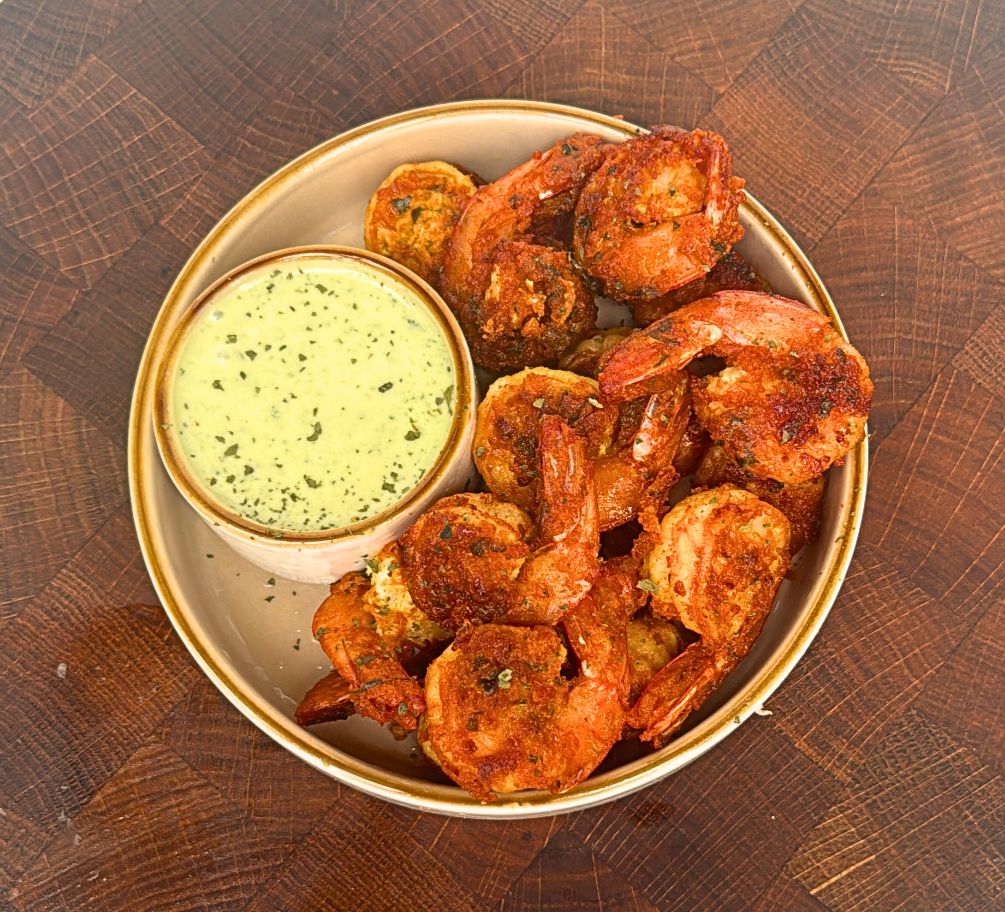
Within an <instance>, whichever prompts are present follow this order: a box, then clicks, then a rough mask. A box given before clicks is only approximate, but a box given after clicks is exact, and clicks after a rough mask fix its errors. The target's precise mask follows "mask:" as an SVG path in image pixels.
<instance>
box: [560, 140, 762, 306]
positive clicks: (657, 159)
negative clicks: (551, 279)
mask: <svg viewBox="0 0 1005 912" xmlns="http://www.w3.org/2000/svg"><path fill="white" fill-rule="evenodd" d="M732 168H733V166H732V159H731V158H730V155H729V149H728V148H727V147H726V143H725V141H724V140H723V138H722V137H721V136H719V135H717V134H715V133H709V132H706V131H704V130H695V131H694V132H693V133H688V132H686V131H684V130H679V129H677V128H676V127H665V126H664V127H654V128H653V131H652V133H649V134H646V135H645V136H636V137H634V138H632V139H629V140H627V141H626V142H625V143H623V144H622V145H621V146H619V147H618V148H617V150H616V151H615V152H614V153H612V154H611V155H610V156H609V157H608V159H607V160H606V161H605V162H604V165H603V167H601V168H599V169H597V170H596V171H595V172H594V173H593V175H592V176H591V177H590V179H589V180H588V181H587V182H586V185H585V186H584V187H583V192H582V193H581V194H580V196H579V202H578V203H577V204H576V216H575V221H574V223H573V235H572V253H573V256H574V257H575V258H576V261H577V262H578V263H579V265H580V266H581V267H582V269H583V271H584V272H585V273H586V274H587V275H588V276H590V277H591V278H592V279H593V280H594V281H595V282H596V283H597V284H598V285H599V286H600V289H601V291H602V293H603V294H605V295H606V296H607V297H609V298H614V299H616V300H619V301H626V300H628V301H630V300H646V299H651V298H657V297H659V296H661V295H664V294H666V293H667V292H668V291H672V290H673V289H675V288H679V287H680V286H682V285H685V284H687V283H688V282H691V281H694V280H695V279H699V278H702V277H703V276H704V275H705V274H706V273H708V272H709V271H710V270H711V269H712V267H713V266H714V265H715V263H716V261H718V260H719V258H720V257H722V256H723V255H724V254H725V253H726V252H727V251H728V250H729V248H730V247H731V246H732V245H733V244H735V243H736V242H737V241H738V240H740V238H741V237H743V227H742V226H741V225H740V221H739V217H738V214H737V212H738V207H739V205H740V202H741V201H742V200H743V193H742V192H741V188H742V187H743V181H742V180H740V179H739V178H736V177H733V170H732Z"/></svg>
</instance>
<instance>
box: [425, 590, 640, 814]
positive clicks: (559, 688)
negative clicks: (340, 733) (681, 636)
mask: <svg viewBox="0 0 1005 912" xmlns="http://www.w3.org/2000/svg"><path fill="white" fill-rule="evenodd" d="M601 579H604V576H603V574H602V576H601ZM598 586H599V588H598V589H597V592H596V594H594V593H591V595H590V596H589V597H588V598H586V599H584V600H583V601H582V602H581V603H580V605H579V606H578V607H577V608H575V609H573V610H572V611H571V612H570V613H569V615H567V616H566V618H565V619H564V620H563V622H562V628H563V631H564V633H565V641H567V642H568V643H569V644H570V646H571V647H572V650H573V652H574V654H575V656H576V658H577V659H578V662H579V672H578V674H577V675H576V677H575V678H573V679H571V680H570V679H569V678H568V677H566V676H565V675H564V673H563V670H564V666H565V663H566V657H567V651H566V646H565V641H563V638H562V637H561V636H560V635H559V634H558V632H557V631H556V630H555V629H554V628H551V627H512V626H505V625H499V624H484V625H482V626H479V627H473V628H470V629H469V630H466V631H464V632H463V633H461V634H460V635H459V636H458V637H457V639H456V640H454V642H453V643H452V644H451V645H450V647H449V648H448V649H447V650H446V652H444V653H443V655H441V656H440V657H439V658H438V659H436V660H435V661H434V662H433V663H432V665H431V666H430V668H429V672H428V674H427V675H426V697H427V704H428V707H429V711H428V713H427V715H426V717H425V719H424V721H423V725H422V728H421V729H420V732H419V740H420V743H421V744H422V747H423V749H424V750H425V751H426V753H427V754H428V755H429V756H430V757H431V758H432V759H433V760H434V761H435V762H436V763H437V764H438V765H439V766H440V767H441V768H442V769H443V771H444V772H445V773H446V774H447V775H448V776H450V777H451V778H452V779H453V780H454V781H455V782H457V783H458V784H460V785H461V786H463V787H464V788H466V789H467V790H468V791H469V792H471V794H473V795H474V796H475V797H476V798H479V799H481V800H482V801H491V800H493V799H494V798H495V796H496V795H497V794H500V793H507V792H514V791H519V790H520V789H527V788H541V789H549V790H550V791H553V792H562V791H565V790H567V789H569V788H572V786H574V785H576V784H577V783H578V782H581V781H582V780H583V779H585V778H586V777H587V776H588V775H589V774H590V773H591V772H592V771H593V770H594V769H596V767H597V765H598V764H599V763H600V762H601V760H603V758H604V757H605V756H606V755H607V752H608V751H609V750H610V749H611V747H612V746H613V745H614V743H615V742H616V741H617V740H618V738H619V737H620V735H621V731H622V728H623V725H624V718H625V705H626V697H627V687H628V666H627V647H626V643H625V629H626V622H627V610H626V607H625V605H624V603H623V602H620V601H618V600H617V599H614V598H611V597H610V596H611V594H612V593H620V592H621V584H620V583H618V582H613V581H611V582H600V581H598Z"/></svg>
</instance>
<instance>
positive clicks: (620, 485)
mask: <svg viewBox="0 0 1005 912" xmlns="http://www.w3.org/2000/svg"><path fill="white" fill-rule="evenodd" d="M599 396H600V390H599V387H598V386H597V383H596V381H595V380H593V379H592V378H590V377H584V376H580V375H578V374H574V373H571V372H570V371H561V370H552V369H550V368H545V367H537V368H531V369H529V370H525V371H521V372H520V373H518V374H512V375H510V376H506V377H500V378H499V379H498V380H496V381H495V382H494V383H493V384H492V386H491V387H489V389H488V391H487V392H486V394H485V397H484V399H483V400H482V402H481V404H480V405H479V406H478V417H477V422H476V424H475V436H474V441H473V446H474V455H475V465H476V466H477V467H478V470H479V472H481V474H482V477H483V478H484V479H485V483H486V485H487V486H488V488H489V490H490V491H492V493H494V494H496V495H497V496H499V497H501V498H504V499H506V500H508V501H511V502H512V503H515V504H519V505H520V506H521V507H524V508H525V509H530V508H531V507H532V506H533V504H534V503H535V499H536V491H537V488H536V484H535V481H536V476H537V463H538V452H537V445H538V439H539V434H540V429H541V427H542V422H543V421H544V419H545V418H546V417H547V416H549V415H559V416H561V417H562V418H563V419H564V420H565V421H567V422H568V423H569V425H570V426H571V427H572V428H573V429H574V430H575V431H576V433H577V434H579V436H580V437H582V438H583V441H584V443H585V445H586V450H585V453H586V456H587V457H588V458H589V460H590V462H591V464H592V472H593V476H594V485H595V488H596V493H597V511H598V521H599V523H600V529H601V531H607V530H608V529H613V528H614V527H616V526H619V525H621V524H623V523H625V522H627V521H628V520H630V519H632V518H634V517H635V515H636V514H637V513H638V512H639V511H640V510H641V509H643V508H644V507H645V506H646V505H647V504H650V503H651V504H653V505H656V504H658V503H661V502H662V501H663V500H664V499H665V496H666V493H667V492H668V491H669V489H670V487H672V486H673V483H674V482H675V481H676V480H677V477H678V476H677V472H676V470H675V469H674V467H673V458H674V454H675V453H676V452H677V449H678V447H679V445H680V442H681V439H682V437H683V435H684V432H685V429H686V427H687V423H688V418H689V415H690V393H689V391H688V383H687V374H686V373H685V372H683V371H680V372H678V374H677V375H676V376H674V377H666V378H664V383H663V389H662V390H661V391H660V392H658V393H655V394H653V395H651V396H643V397H641V398H640V399H638V400H636V401H633V402H629V403H625V404H623V405H620V406H618V405H615V404H611V405H605V404H604V403H603V402H601V401H600V399H599V398H598V397H599Z"/></svg>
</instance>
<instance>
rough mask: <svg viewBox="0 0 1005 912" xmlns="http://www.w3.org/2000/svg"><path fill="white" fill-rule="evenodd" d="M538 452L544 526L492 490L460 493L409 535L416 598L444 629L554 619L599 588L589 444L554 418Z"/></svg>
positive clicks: (405, 547) (405, 563) (409, 579)
mask: <svg viewBox="0 0 1005 912" xmlns="http://www.w3.org/2000/svg"><path fill="white" fill-rule="evenodd" d="M537 456H538V460H539V466H540V469H539V477H538V480H537V484H536V485H535V491H536V492H537V522H536V523H533V522H532V521H531V519H530V517H529V516H528V515H527V514H526V513H525V512H524V511H523V510H521V509H520V508H519V507H518V506H516V505H515V504H511V503H507V502H505V501H503V500H501V499H499V498H498V497H496V496H495V495H493V494H455V495H453V496H451V497H446V498H443V499H442V500H440V501H438V502H437V503H436V504H434V505H433V507H432V508H431V509H429V510H427V511H426V512H425V513H424V514H423V515H422V516H421V517H420V518H419V520H418V521H417V522H416V523H415V525H413V526H412V527H411V528H410V529H409V530H408V531H407V532H406V533H405V534H404V535H403V536H402V538H401V540H400V541H401V553H402V569H403V573H404V579H405V582H406V584H407V586H408V590H409V592H410V593H411V596H412V599H413V600H414V601H415V604H416V605H417V606H418V607H419V608H420V609H421V610H422V611H424V612H425V613H426V614H428V615H429V617H431V618H432V619H434V620H435V621H436V622H437V623H439V624H440V625H442V626H443V627H446V628H447V629H450V630H460V629H462V628H463V627H465V626H467V625H469V624H484V623H489V622H499V621H501V622H505V623H511V624H525V625H530V624H554V623H556V622H557V621H558V620H559V619H560V618H561V617H562V616H563V615H565V614H566V613H567V612H568V611H569V610H571V609H572V608H573V607H575V605H577V604H578V603H579V602H580V601H581V600H582V599H583V597H584V596H585V595H586V593H587V592H588V591H589V589H590V587H591V585H592V584H593V580H594V578H595V576H596V572H597V564H598V557H597V555H598V552H599V550H600V530H599V528H598V525H597V498H596V492H595V489H594V484H593V473H592V470H591V467H590V463H589V461H588V460H587V459H586V446H585V443H584V441H583V440H582V438H581V437H579V435H578V434H576V432H575V431H574V430H572V428H570V427H569V425H568V424H566V422H565V421H563V420H562V419H561V418H560V417H558V416H557V415H547V416H545V417H544V418H543V419H542V421H541V425H540V444H539V446H538V451H537Z"/></svg>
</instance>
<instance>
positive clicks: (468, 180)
mask: <svg viewBox="0 0 1005 912" xmlns="http://www.w3.org/2000/svg"><path fill="white" fill-rule="evenodd" d="M482 183H484V181H482V179H481V178H480V177H478V176H477V175H476V174H473V173H472V172H470V171H465V170H463V169H461V168H458V167H457V166H456V165H451V164H448V163H447V162H442V161H428V162H420V163H418V164H405V165H399V166H398V167H397V168H395V169H394V170H393V171H392V172H391V173H390V174H389V175H388V176H387V177H386V178H385V179H384V182H383V183H382V184H381V185H380V186H379V187H378V188H377V189H376V191H375V192H374V194H373V196H372V197H370V203H369V205H368V206H367V207H366V215H365V216H364V217H363V239H364V243H365V244H366V247H367V249H368V250H372V251H373V252H374V253H380V254H383V255H384V256H386V257H390V258H391V259H392V260H395V261H397V262H399V263H401V264H402V265H403V266H407V267H408V268H409V269H411V270H412V271H413V272H415V273H418V275H420V276H422V278H424V279H425V280H426V281H427V282H429V284H430V285H433V286H434V287H439V284H440V270H441V269H442V268H443V248H444V245H445V244H446V242H447V238H449V237H450V234H451V232H452V231H453V230H454V226H455V225H456V224H457V221H458V219H460V217H461V212H462V211H463V209H464V206H465V205H466V204H467V201H468V199H469V198H470V197H471V196H472V195H473V194H474V192H475V190H476V189H477V188H478V186H479V185H480V184H482Z"/></svg>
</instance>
